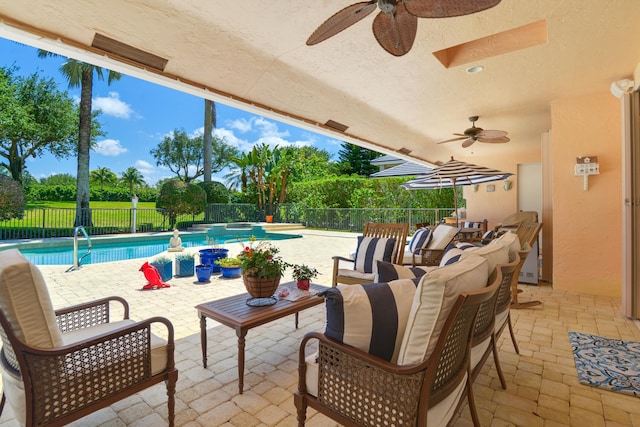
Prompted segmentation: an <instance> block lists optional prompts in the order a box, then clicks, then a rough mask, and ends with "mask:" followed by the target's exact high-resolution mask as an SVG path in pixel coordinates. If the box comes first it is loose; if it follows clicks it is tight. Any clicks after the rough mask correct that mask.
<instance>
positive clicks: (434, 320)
mask: <svg viewBox="0 0 640 427" xmlns="http://www.w3.org/2000/svg"><path fill="white" fill-rule="evenodd" d="M488 278H489V267H488V263H487V260H485V259H484V258H482V257H476V256H470V257H468V258H465V259H462V260H460V261H459V262H456V263H454V264H451V265H448V266H446V267H440V268H436V269H434V270H431V271H429V272H428V273H427V274H425V275H424V276H422V279H421V280H420V283H419V284H418V289H416V293H415V296H414V299H413V304H412V306H411V313H410V314H409V320H408V322H407V328H406V330H405V334H404V338H403V340H402V345H401V347H400V354H399V355H398V365H411V364H415V363H420V362H422V361H423V360H425V359H427V358H429V356H430V355H431V353H433V350H434V348H435V345H436V343H437V341H438V337H439V336H440V331H441V330H442V326H443V325H444V322H445V320H446V319H447V316H448V315H449V312H450V311H451V307H452V306H453V304H454V303H455V300H456V299H457V298H458V295H460V293H462V292H465V291H469V290H473V289H481V288H484V287H485V286H487V280H488Z"/></svg>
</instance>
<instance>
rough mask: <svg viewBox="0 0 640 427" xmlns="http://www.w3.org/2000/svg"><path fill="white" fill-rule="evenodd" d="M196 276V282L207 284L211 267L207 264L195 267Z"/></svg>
mask: <svg viewBox="0 0 640 427" xmlns="http://www.w3.org/2000/svg"><path fill="white" fill-rule="evenodd" d="M196 276H197V277H198V282H208V281H209V279H211V266H210V265H208V264H199V265H196Z"/></svg>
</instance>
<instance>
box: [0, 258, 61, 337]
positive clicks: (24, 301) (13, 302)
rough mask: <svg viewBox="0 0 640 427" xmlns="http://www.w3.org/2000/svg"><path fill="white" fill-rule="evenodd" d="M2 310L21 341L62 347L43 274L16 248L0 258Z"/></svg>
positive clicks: (0, 306) (0, 303) (0, 302)
mask: <svg viewBox="0 0 640 427" xmlns="http://www.w3.org/2000/svg"><path fill="white" fill-rule="evenodd" d="M0 309H2V311H3V312H4V314H5V316H6V317H7V320H8V321H9V323H10V324H11V325H12V326H13V328H14V332H15V335H16V336H17V337H18V339H20V341H23V342H24V343H26V344H29V345H31V346H34V347H42V348H54V347H59V346H60V345H61V344H62V338H61V336H60V330H59V329H58V324H57V323H56V316H55V312H54V310H53V304H52V303H51V298H50V297H49V291H48V290H47V286H46V284H45V282H44V278H43V277H42V273H40V270H38V268H37V267H36V266H35V265H33V264H31V263H30V262H29V261H28V260H27V259H26V258H25V257H24V256H22V254H21V253H20V251H18V250H17V249H8V250H5V251H2V255H0Z"/></svg>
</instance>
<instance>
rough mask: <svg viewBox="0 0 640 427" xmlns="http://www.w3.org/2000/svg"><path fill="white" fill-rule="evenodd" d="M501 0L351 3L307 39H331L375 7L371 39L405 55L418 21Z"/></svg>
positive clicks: (480, 8) (477, 9)
mask: <svg viewBox="0 0 640 427" xmlns="http://www.w3.org/2000/svg"><path fill="white" fill-rule="evenodd" d="M500 1H501V0H371V1H364V2H358V3H354V4H352V5H350V6H347V7H345V8H344V9H342V10H340V11H338V12H337V13H335V14H334V15H333V16H331V17H330V18H329V19H327V20H326V21H324V22H323V23H322V24H320V26H319V27H318V28H317V29H316V30H315V31H314V32H313V33H312V34H311V36H309V38H308V39H307V45H308V46H313V45H315V44H318V43H320V42H323V41H324V40H326V39H328V38H330V37H333V36H335V35H336V34H338V33H339V32H341V31H342V30H344V29H346V28H348V27H350V26H351V25H353V24H355V23H356V22H359V21H361V20H362V19H364V18H366V17H367V16H368V15H370V14H371V13H372V12H373V11H374V10H375V9H376V6H377V8H378V9H380V12H379V13H378V14H377V15H376V17H375V18H374V20H373V26H372V30H373V35H374V37H375V38H376V40H377V41H378V44H380V46H381V47H382V48H383V49H384V50H386V51H387V52H389V53H390V54H392V55H394V56H402V55H405V54H406V53H408V52H409V51H410V50H411V47H412V46H413V42H414V40H415V38H416V33H417V30H418V18H450V17H454V16H464V15H470V14H472V13H477V12H480V11H483V10H486V9H490V8H492V7H494V6H497V5H498V4H499V3H500Z"/></svg>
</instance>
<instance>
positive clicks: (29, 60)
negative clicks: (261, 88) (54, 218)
mask: <svg viewBox="0 0 640 427" xmlns="http://www.w3.org/2000/svg"><path fill="white" fill-rule="evenodd" d="M64 60H65V59H64V58H39V57H38V55H37V49H34V48H32V47H29V46H25V45H22V44H19V43H16V42H13V41H9V40H6V39H2V38H0V66H11V65H15V66H17V67H19V70H18V71H17V73H18V74H21V75H30V74H32V73H34V72H36V71H37V72H38V74H40V75H41V76H45V77H52V78H54V80H55V81H56V82H57V83H58V88H59V89H60V90H66V91H68V93H69V95H70V96H71V97H72V98H74V99H78V100H79V97H80V89H79V88H76V89H69V88H68V84H67V81H66V79H65V78H64V77H63V76H62V74H61V73H60V71H59V68H60V66H61V65H62V63H63V62H64ZM216 106H217V113H218V115H217V117H218V126H217V128H216V129H215V131H214V134H215V135H217V136H219V137H223V138H225V140H226V141H227V143H228V144H230V145H233V146H235V147H237V148H238V149H239V150H240V151H249V150H251V148H252V147H253V146H254V145H255V144H258V143H266V144H268V145H270V146H275V145H278V146H280V147H283V146H286V145H298V146H303V145H311V146H314V147H317V148H320V149H324V150H327V151H328V152H329V153H331V155H332V160H337V158H338V155H337V153H338V151H339V150H340V145H341V141H338V140H335V139H332V138H328V137H326V136H324V135H319V134H315V133H312V132H309V131H307V130H304V129H299V128H296V127H293V126H290V125H288V124H285V123H281V122H277V121H275V120H272V119H266V118H264V117H261V116H257V115H255V114H251V113H247V112H245V111H241V110H237V109H235V108H231V107H228V106H226V105H223V104H220V103H216ZM93 108H94V109H100V110H102V115H101V116H100V121H101V122H102V125H103V126H102V128H103V130H104V131H105V133H106V135H105V136H104V137H101V138H100V139H99V140H98V144H97V147H96V148H95V149H94V150H92V151H91V160H90V169H91V170H93V169H97V168H100V167H106V168H109V169H110V170H111V171H113V172H115V173H116V174H117V175H118V176H120V173H121V172H123V171H124V170H126V169H127V168H129V167H131V166H133V167H135V168H137V169H138V170H139V171H140V172H141V173H142V175H143V176H144V179H145V181H146V182H147V183H148V184H150V185H153V184H155V183H156V182H157V181H158V180H160V179H163V178H168V177H171V176H174V175H173V174H172V173H171V171H169V170H168V169H166V168H162V167H158V166H156V164H155V159H154V158H153V157H152V156H151V154H150V153H149V152H150V150H151V149H152V148H155V147H156V146H157V145H158V143H160V142H161V141H162V139H163V138H164V136H166V135H168V134H169V133H170V132H171V131H173V130H174V129H176V128H178V129H184V130H185V131H186V132H187V133H188V134H189V135H196V134H198V133H200V134H202V131H203V123H204V100H203V99H202V98H198V97H195V96H192V95H189V94H186V93H182V92H178V91H176V90H173V89H169V88H165V87H163V86H159V85H156V84H153V83H149V82H146V81H144V80H139V79H137V78H134V77H129V76H123V77H122V79H120V80H119V81H116V82H113V83H112V84H111V85H110V86H109V85H107V83H106V81H98V80H97V79H94V87H93ZM27 170H28V171H29V172H30V173H31V174H32V175H33V176H34V177H36V178H37V179H40V178H43V177H47V176H50V175H54V174H58V173H68V174H71V175H73V176H75V175H76V159H75V157H73V158H69V159H66V160H58V159H56V158H54V157H53V156H51V155H46V156H43V157H39V158H36V159H29V160H27ZM224 174H225V171H222V172H221V173H218V174H216V177H214V179H218V180H222V178H221V177H222V176H223V175H224Z"/></svg>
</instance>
